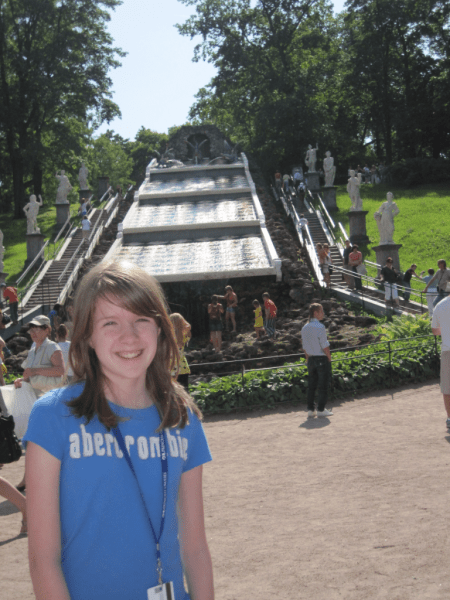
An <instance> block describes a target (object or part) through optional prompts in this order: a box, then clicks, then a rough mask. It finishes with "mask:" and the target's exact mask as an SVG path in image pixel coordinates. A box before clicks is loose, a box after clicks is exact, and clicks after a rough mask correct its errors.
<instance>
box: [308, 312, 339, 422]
mask: <svg viewBox="0 0 450 600" xmlns="http://www.w3.org/2000/svg"><path fill="white" fill-rule="evenodd" d="M324 316H325V313H324V311H323V307H322V305H321V304H311V306H310V307H309V321H308V323H307V324H306V325H305V326H304V327H303V329H302V332H301V333H302V347H303V352H304V353H305V357H306V360H307V363H308V396H307V401H308V418H312V417H315V416H316V415H317V416H318V417H329V416H331V415H332V414H333V413H332V412H331V410H327V409H326V408H325V405H326V403H327V399H328V385H329V382H330V378H331V352H330V344H329V342H328V340H327V332H326V329H325V326H324V325H322V323H321V322H320V321H321V320H322V319H323V318H324ZM316 390H317V412H316V407H315V404H314V396H315V394H316Z"/></svg>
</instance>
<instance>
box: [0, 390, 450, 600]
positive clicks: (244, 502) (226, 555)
mask: <svg viewBox="0 0 450 600" xmlns="http://www.w3.org/2000/svg"><path fill="white" fill-rule="evenodd" d="M437 383H438V382H437V381H435V382H431V383H428V384H426V385H423V384H421V385H417V386H415V385H413V386H408V387H403V388H399V389H396V390H393V391H389V390H387V391H383V392H379V393H375V394H373V395H371V396H368V397H362V398H357V399H347V400H345V401H342V402H339V403H334V405H333V410H334V416H333V417H330V418H329V419H314V420H312V421H308V420H307V419H306V412H305V410H304V407H302V408H300V407H289V408H288V407H286V408H283V409H282V410H280V411H279V412H276V413H275V412H270V411H260V412H256V413H245V414H239V415H231V416H224V417H210V418H207V419H206V422H205V429H206V432H207V436H208V439H209V442H210V446H211V449H212V452H213V455H214V461H213V463H211V464H209V465H207V466H206V467H205V469H204V490H205V492H204V495H205V514H206V522H207V535H208V540H209V543H210V548H211V552H212V555H213V564H214V571H215V579H216V600H244V599H253V598H255V599H258V600H269V599H270V600H278V599H280V600H284V599H292V600H297V599H302V598H305V599H308V600H325V599H327V600H330V599H331V600H334V599H344V600H366V599H368V600H371V599H386V600H387V599H389V600H427V599H441V598H442V599H444V598H446V599H447V598H449V597H450V582H449V578H448V562H449V557H450V541H449V536H448V495H449V492H448V489H449V477H450V475H449V466H450V446H449V442H450V436H449V435H448V434H447V430H446V428H445V414H444V409H443V401H442V396H441V394H440V391H439V387H438V385H437ZM21 462H22V461H21ZM21 469H22V465H21V464H18V465H12V466H7V467H5V468H4V469H3V472H2V474H3V475H4V476H5V477H6V478H8V479H10V480H11V481H13V482H17V481H19V479H20V477H21ZM19 527H20V515H18V514H17V513H16V512H15V510H14V508H13V507H11V505H9V504H8V503H7V502H6V501H3V502H2V501H1V500H0V566H1V570H0V573H1V576H0V577H1V580H0V589H1V591H2V597H3V593H5V596H4V597H5V598H7V599H8V600H24V599H28V598H32V597H33V595H32V588H31V583H30V579H29V575H28V568H27V559H26V554H27V549H26V539H24V538H17V537H16V534H17V532H18V531H19Z"/></svg>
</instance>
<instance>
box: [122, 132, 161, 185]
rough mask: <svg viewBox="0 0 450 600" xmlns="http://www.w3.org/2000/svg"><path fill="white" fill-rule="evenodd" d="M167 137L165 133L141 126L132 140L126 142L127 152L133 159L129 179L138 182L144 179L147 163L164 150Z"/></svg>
mask: <svg viewBox="0 0 450 600" xmlns="http://www.w3.org/2000/svg"><path fill="white" fill-rule="evenodd" d="M168 139H169V138H168V135H167V134H165V133H157V132H156V131H152V130H151V129H145V127H141V128H140V129H139V131H138V132H137V134H136V137H135V140H134V142H128V144H127V152H128V153H129V155H130V156H131V158H132V160H133V171H132V173H131V179H133V181H134V182H136V183H139V182H142V181H143V180H144V178H145V170H146V168H147V165H148V163H149V162H150V160H151V159H152V158H155V156H158V155H159V154H162V153H163V152H164V151H165V149H166V144H167V141H168Z"/></svg>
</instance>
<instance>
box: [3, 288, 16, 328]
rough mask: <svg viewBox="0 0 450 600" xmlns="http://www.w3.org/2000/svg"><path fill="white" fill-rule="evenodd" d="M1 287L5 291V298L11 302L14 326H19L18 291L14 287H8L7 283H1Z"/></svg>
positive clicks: (10, 307) (10, 308)
mask: <svg viewBox="0 0 450 600" xmlns="http://www.w3.org/2000/svg"><path fill="white" fill-rule="evenodd" d="M0 287H1V288H2V290H3V298H4V299H5V300H9V310H10V313H11V319H12V322H13V325H17V323H18V322H19V311H18V307H19V297H18V296H17V289H16V288H15V287H12V286H9V287H6V283H1V284H0Z"/></svg>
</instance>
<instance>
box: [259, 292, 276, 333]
mask: <svg viewBox="0 0 450 600" xmlns="http://www.w3.org/2000/svg"><path fill="white" fill-rule="evenodd" d="M262 298H263V300H264V312H265V317H266V319H265V322H264V329H265V330H266V333H267V336H268V337H269V338H271V337H273V339H275V338H276V336H277V332H276V322H277V307H276V306H275V302H273V300H271V299H270V294H269V293H268V292H264V294H263V295H262Z"/></svg>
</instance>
